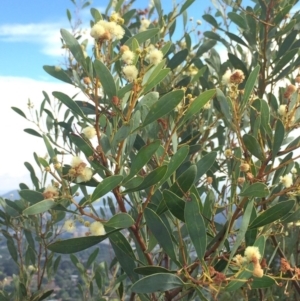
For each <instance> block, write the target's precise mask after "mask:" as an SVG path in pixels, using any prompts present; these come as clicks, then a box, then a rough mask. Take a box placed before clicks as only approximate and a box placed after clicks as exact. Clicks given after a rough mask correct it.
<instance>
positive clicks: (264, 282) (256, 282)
mask: <svg viewBox="0 0 300 301" xmlns="http://www.w3.org/2000/svg"><path fill="white" fill-rule="evenodd" d="M275 284H276V281H275V279H274V278H272V277H270V276H267V275H263V276H262V277H261V278H257V277H253V281H251V284H250V286H251V289H262V288H267V287H271V286H274V285H275Z"/></svg>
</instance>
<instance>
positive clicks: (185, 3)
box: [179, 0, 195, 14]
mask: <svg viewBox="0 0 300 301" xmlns="http://www.w3.org/2000/svg"><path fill="white" fill-rule="evenodd" d="M194 2H195V0H186V1H185V2H184V3H183V4H182V6H181V8H180V11H179V14H182V13H183V12H184V11H185V10H187V8H188V7H189V6H191V5H192V4H193V3H194Z"/></svg>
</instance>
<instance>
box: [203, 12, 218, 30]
mask: <svg viewBox="0 0 300 301" xmlns="http://www.w3.org/2000/svg"><path fill="white" fill-rule="evenodd" d="M202 19H203V20H205V21H206V22H208V23H209V24H211V25H212V26H213V27H215V28H218V27H219V24H218V22H217V21H216V19H215V18H214V17H213V16H212V15H210V14H205V15H203V16H202Z"/></svg>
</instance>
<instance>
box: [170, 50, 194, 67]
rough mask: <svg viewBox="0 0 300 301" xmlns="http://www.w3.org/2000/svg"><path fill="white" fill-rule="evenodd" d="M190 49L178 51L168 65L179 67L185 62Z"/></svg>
mask: <svg viewBox="0 0 300 301" xmlns="http://www.w3.org/2000/svg"><path fill="white" fill-rule="evenodd" d="M188 54H189V51H188V50H187V49H183V50H181V51H178V52H177V53H176V54H175V55H174V56H173V57H172V58H171V59H170V60H169V62H168V64H167V67H168V68H171V69H172V70H173V69H175V68H176V67H178V66H179V65H180V64H181V63H183V62H184V61H185V59H186V57H187V56H188Z"/></svg>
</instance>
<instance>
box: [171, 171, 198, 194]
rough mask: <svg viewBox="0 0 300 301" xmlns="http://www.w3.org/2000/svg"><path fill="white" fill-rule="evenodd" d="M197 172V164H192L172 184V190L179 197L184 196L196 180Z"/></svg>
mask: <svg viewBox="0 0 300 301" xmlns="http://www.w3.org/2000/svg"><path fill="white" fill-rule="evenodd" d="M196 174H197V166H196V165H191V166H190V167H189V168H188V169H187V170H186V171H185V172H183V173H182V174H181V175H180V176H179V177H178V178H177V179H176V182H175V183H174V184H173V185H172V186H171V188H170V190H171V191H172V192H173V193H175V194H176V195H178V196H179V197H182V196H183V195H184V193H186V192H187V191H189V190H190V188H191V187H192V185H193V183H194V182H195V178H196Z"/></svg>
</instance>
